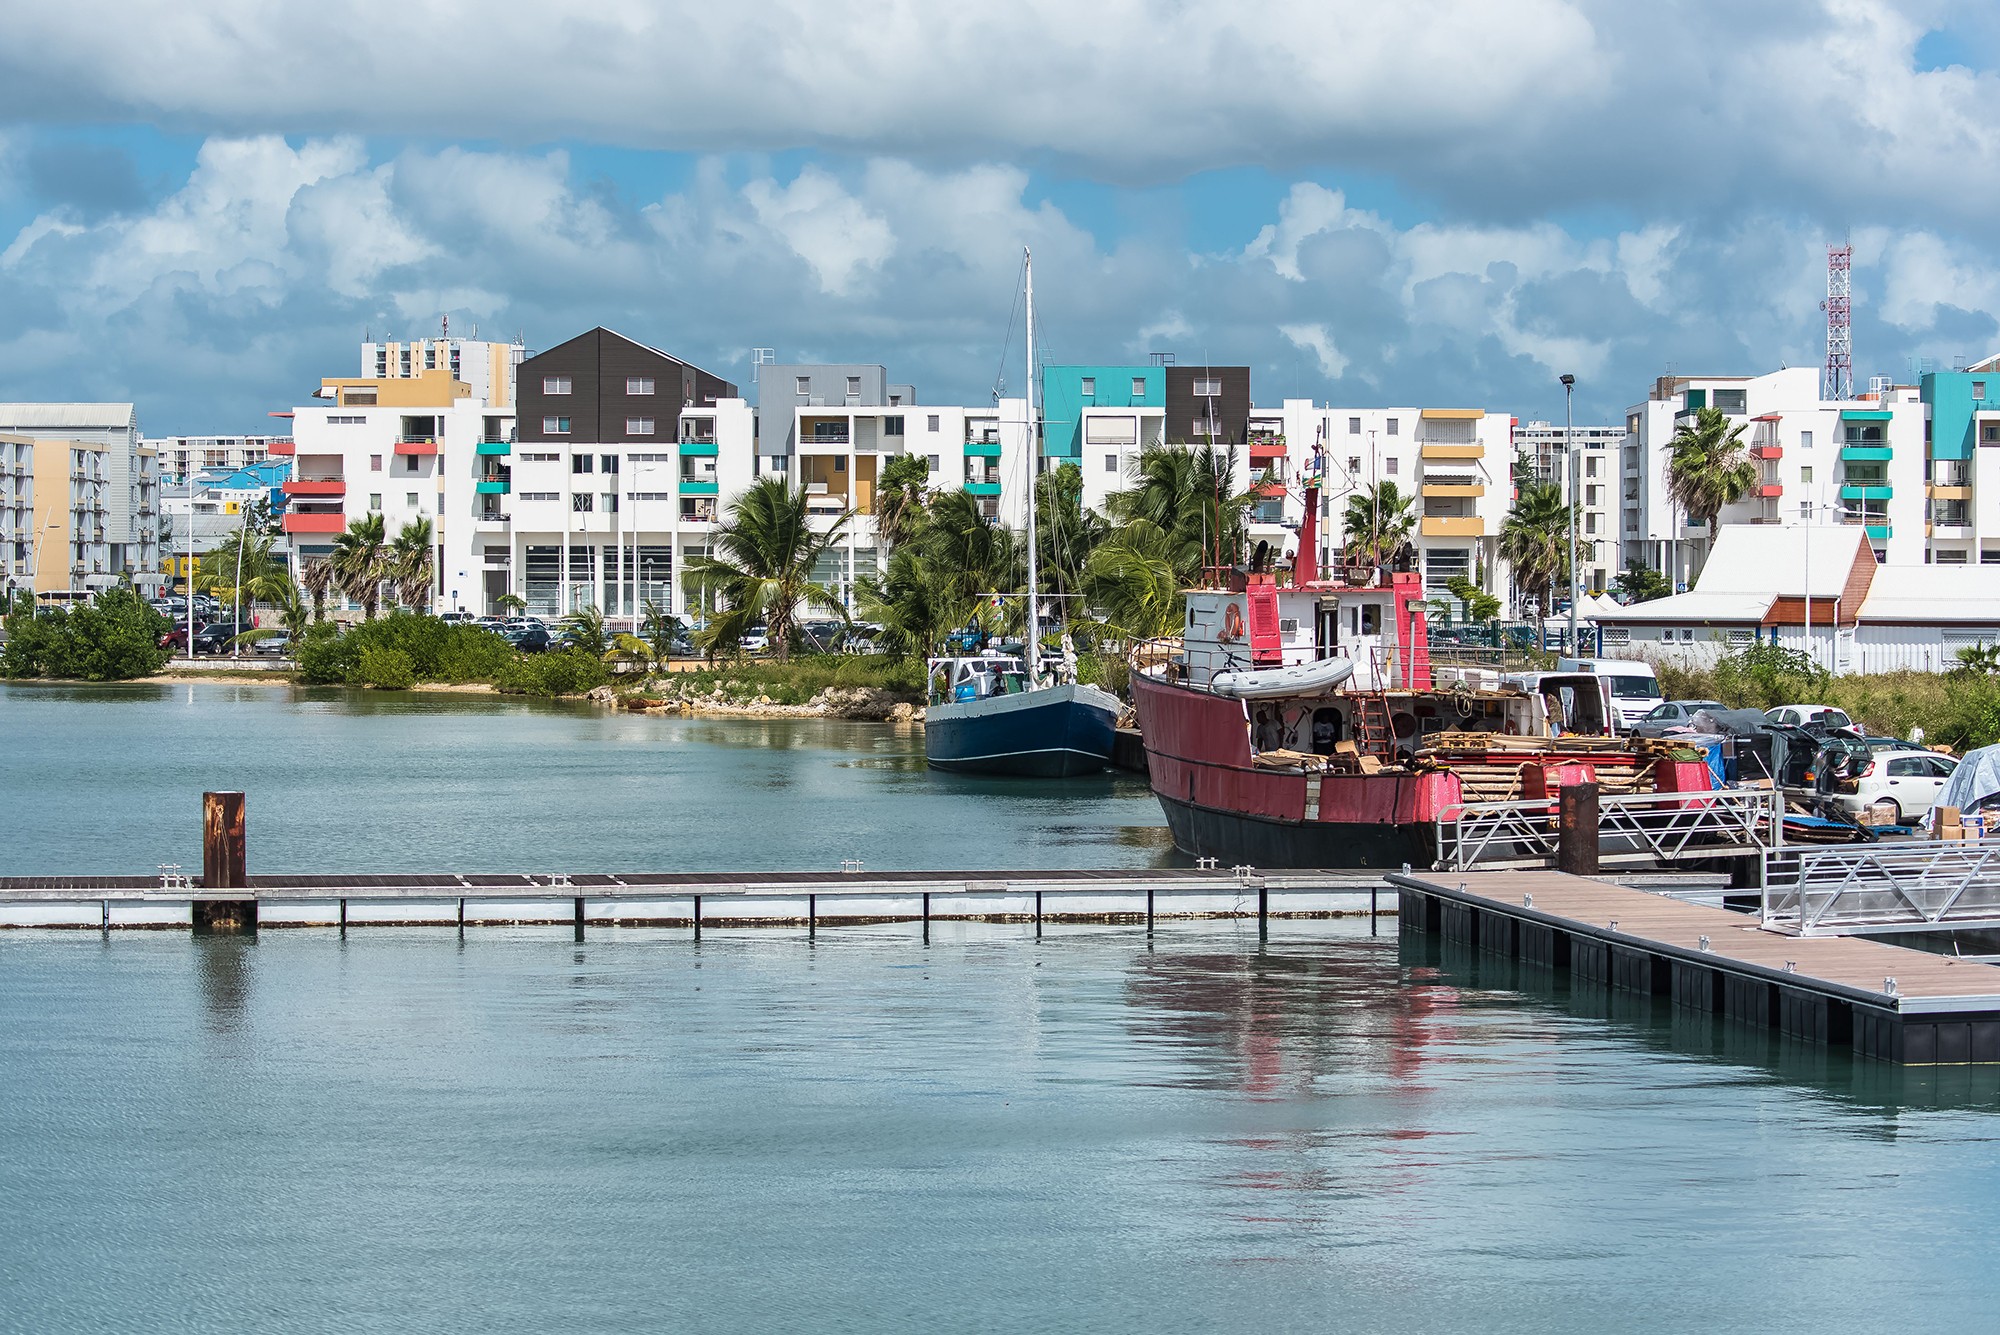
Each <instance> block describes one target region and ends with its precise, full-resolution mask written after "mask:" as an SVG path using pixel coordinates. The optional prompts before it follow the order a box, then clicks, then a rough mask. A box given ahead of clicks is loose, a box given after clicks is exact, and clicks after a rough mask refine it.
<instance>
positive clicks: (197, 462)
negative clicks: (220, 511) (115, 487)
mask: <svg viewBox="0 0 2000 1335" xmlns="http://www.w3.org/2000/svg"><path fill="white" fill-rule="evenodd" d="M274 441H275V442H278V443H281V444H283V443H289V441H290V437H287V436H148V437H147V438H146V440H145V445H146V447H147V448H148V449H150V450H152V451H153V453H154V455H155V456H156V457H157V458H158V460H159V471H160V478H161V480H162V481H164V482H173V483H184V482H186V481H187V480H188V479H189V478H191V477H193V476H194V475H195V474H196V473H199V472H202V471H203V470H204V469H211V468H227V469H231V470H234V469H238V468H248V467H250V466H251V465H253V464H261V463H263V462H264V461H265V460H266V459H268V458H270V456H271V445H272V443H273V442H274Z"/></svg>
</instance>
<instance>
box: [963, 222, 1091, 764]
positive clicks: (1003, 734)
mask: <svg viewBox="0 0 2000 1335" xmlns="http://www.w3.org/2000/svg"><path fill="white" fill-rule="evenodd" d="M1023 264H1024V270H1025V273H1026V283H1027V312H1028V321H1027V324H1028V376H1027V380H1028V422H1029V432H1028V454H1029V459H1030V462H1029V465H1028V480H1029V486H1028V642H1027V645H1026V656H1025V658H1023V657H1018V656H1015V655H1012V654H965V655H961V656H958V657H954V658H938V659H933V660H931V663H930V669H931V703H930V706H929V707H928V708H927V709H926V710H925V711H924V759H925V760H926V761H927V762H929V764H930V766H931V768H933V769H942V770H960V771H967V772H971V773H976V774H1013V775H1024V776H1028V777H1033V778H1067V777H1070V776H1073V775H1078V774H1095V773H1097V772H1098V771H1099V770H1102V769H1104V768H1105V767H1106V766H1107V765H1109V764H1110V763H1111V743H1112V740H1113V737H1114V736H1115V733H1116V730H1117V726H1118V715H1119V712H1120V709H1121V706H1120V704H1119V701H1118V697H1117V696H1114V695H1112V694H1111V693H1110V692H1108V691H1103V690H1100V689H1098V688H1097V687H1095V686H1086V685H1084V684H1082V683H1080V682H1074V681H1069V682H1060V681H1053V680H1049V679H1047V678H1046V677H1045V675H1044V672H1043V669H1042V662H1041V657H1042V654H1041V646H1042V618H1041V605H1040V600H1039V599H1038V598H1037V597H1036V589H1037V587H1038V584H1037V581H1038V575H1039V572H1038V571H1037V569H1036V566H1035V558H1036V534H1035V500H1034V463H1033V456H1034V453H1035V448H1036V446H1035V442H1036V441H1037V439H1038V438H1039V434H1040V433H1038V432H1036V431H1035V430H1034V429H1033V426H1034V423H1035V420H1036V415H1035V271H1034V257H1033V256H1032V255H1026V254H1025V253H1024V261H1023Z"/></svg>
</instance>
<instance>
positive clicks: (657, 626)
mask: <svg viewBox="0 0 2000 1335" xmlns="http://www.w3.org/2000/svg"><path fill="white" fill-rule="evenodd" d="M640 610H641V611H642V612H643V613H644V615H643V616H642V617H641V618H640V621H639V634H640V635H641V636H642V637H643V638H644V639H645V641H646V644H647V646H648V647H649V648H650V649H651V650H652V653H653V661H654V662H656V663H664V662H666V661H667V659H669V658H671V657H672V656H673V652H674V636H676V635H678V634H680V631H681V619H680V618H679V617H677V616H675V615H674V614H673V613H672V612H669V611H668V610H667V609H666V608H664V607H662V606H660V605H659V604H658V603H656V602H654V601H653V600H652V599H651V598H648V599H647V600H646V603H645V606H644V607H643V608H641V609H640Z"/></svg>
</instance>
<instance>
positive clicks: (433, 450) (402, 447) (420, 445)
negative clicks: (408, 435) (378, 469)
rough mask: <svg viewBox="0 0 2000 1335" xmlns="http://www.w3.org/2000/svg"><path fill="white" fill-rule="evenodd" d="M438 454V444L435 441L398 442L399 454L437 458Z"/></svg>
mask: <svg viewBox="0 0 2000 1335" xmlns="http://www.w3.org/2000/svg"><path fill="white" fill-rule="evenodd" d="M437 452H438V443H437V441H435V440H399V441H397V442H396V453H398V454H416V455H432V456H435V455H436V454H437Z"/></svg>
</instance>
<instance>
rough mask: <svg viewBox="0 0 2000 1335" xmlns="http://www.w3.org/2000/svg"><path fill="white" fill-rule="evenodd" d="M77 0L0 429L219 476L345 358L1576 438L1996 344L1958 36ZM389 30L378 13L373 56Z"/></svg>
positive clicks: (71, 5) (45, 17) (2, 316)
mask: <svg viewBox="0 0 2000 1335" xmlns="http://www.w3.org/2000/svg"><path fill="white" fill-rule="evenodd" d="M567 8H568V7H563V6H550V5H547V4H533V5H530V4H527V3H522V2H521V0H481V3H479V4H477V5H474V4H472V3H469V2H464V3H441V2H440V0H402V3H400V4H398V5H397V6H395V7H393V9H385V8H384V7H382V6H380V5H378V4H363V3H359V2H358V0H319V3H316V4H314V5H310V6H307V5H299V4H279V5H273V4H271V3H269V0H189V3H187V4H183V5H178V6H133V5H130V4H129V3H122V2H114V0H66V2H65V3H63V4H60V5H10V6H6V7H4V9H0V399H29V400H33V399H58V400H60V399H110V400H126V399H130V400H133V401H135V402H136V403H137V404H138V406H139V415H140V421H141V424H142V426H143V427H144V429H145V430H146V431H147V432H148V433H149V434H153V435H166V434H181V433H206V432H217V433H221V432H246V431H248V432H262V431H268V430H270V429H271V428H272V427H274V426H276V425H278V424H276V423H273V422H272V421H271V420H270V419H268V418H267V416H266V414H267V412H269V411H271V410H274V409H284V408H287V407H290V406H292V405H294V404H298V403H301V402H306V401H307V400H308V398H309V396H310V394H311V392H312V390H313V389H314V388H315V387H316V386H317V385H318V382H319V379H320V377H322V376H329V375H353V374H357V373H359V369H360V361H359V343H360V341H361V340H362V339H363V338H364V337H366V336H373V337H376V338H409V337H416V336H422V335H427V334H432V333H435V332H436V331H437V330H438V329H439V327H440V321H441V319H442V318H443V317H447V316H448V317H449V319H450V324H451V330H452V332H453V333H454V334H465V335H471V334H473V333H474V332H475V331H476V332H477V333H479V334H480V335H482V336H486V337H496V336H504V337H510V338H511V337H519V338H522V339H524V340H525V341H526V343H527V345H528V346H529V347H530V348H531V349H540V348H548V347H552V346H554V345H555V344H557V343H559V342H562V341H563V340H565V339H567V338H569V337H571V336H573V335H575V334H577V333H581V332H583V331H584V330H586V329H589V328H591V327H592V326H595V325H600V324H601V325H605V326H608V327H610V328H613V329H617V330H619V331H621V332H623V333H626V334H629V335H631V336H632V337H635V338H638V339H640V340H642V341H645V342H648V343H652V344H654V345H656V346H659V347H661V348H664V349H666V350H668V351H670V352H672V353H674V354H676V355H678V356H681V357H684V358H685V359H687V360H689V361H692V362H694V363H696V364H698V365H701V366H704V367H706V368H708V369H710V370H712V371H714V372H716V373H717V374H720V375H722V376H724V377H725V378H727V379H730V380H732V381H734V382H736V383H737V384H739V385H744V386H746V392H747V386H748V384H749V382H750V380H751V372H750V369H749V368H750V365H751V361H752V355H753V349H756V348H771V349H774V350H775V353H776V355H777V357H778V359H779V360H781V361H812V360H825V361H848V362H880V363H882V364H884V365H886V366H888V367H889V369H890V373H891V378H892V379H894V380H896V381H899V382H909V383H914V384H915V385H916V387H917V390H918V394H919V396H920V398H922V399H925V400H928V401H931V402H939V403H979V402H987V401H990V398H991V395H992V394H993V392H994V389H995V387H996V384H998V385H1000V386H1001V387H1003V388H1004V389H1006V390H1007V391H1008V392H1010V393H1013V394H1018V393H1019V392H1020V383H1021V360H1022V358H1021V352H1020V350H1019V348H1018V347H1017V346H1016V344H1018V341H1019V333H1018V325H1015V324H1013V323H1012V317H1013V313H1014V305H1015V301H1016V289H1017V285H1018V279H1019V269H1020V252H1021V248H1022V247H1023V246H1029V247H1032V248H1033V250H1034V253H1035V276H1036V304H1037V317H1038V318H1037V324H1038V329H1039V331H1040V332H1039V337H1040V338H1041V340H1042V349H1041V351H1042V355H1043V358H1044V360H1045V361H1048V362H1089V363H1111V364H1116V363H1120V362H1126V361H1136V362H1144V361H1145V360H1146V359H1147V357H1148V355H1149V354H1150V353H1153V352H1171V353H1173V354H1174V355H1175V356H1176V357H1177V359H1178V360H1179V361H1181V362H1183V363H1186V362H1215V363H1221V364H1243V363H1247V364H1248V365H1250V366H1251V368H1252V388H1253V394H1254V396H1255V398H1256V400H1257V402H1259V403H1260V404H1265V403H1268V404H1275V403H1277V402H1278V401H1279V400H1281V399H1283V398H1288V397H1291V398H1311V399H1314V400H1316V401H1318V402H1321V403H1329V404H1334V405H1340V406H1390V405H1395V406H1404V405H1410V406H1422V405H1432V406H1446V405H1450V406H1477V407H1484V408H1487V409H1489V410H1492V411H1504V412H1508V413H1512V414H1514V415H1516V416H1519V417H1521V418H1523V419H1524V420H1527V419H1534V418H1547V419H1550V420H1558V421H1559V420H1561V418H1562V413H1563V394H1562V389H1561V386H1560V385H1559V384H1558V382H1557V377H1558V376H1560V375H1562V374H1564V373H1569V374H1573V375H1575V376H1576V377H1577V386H1576V403H1575V407H1576V414H1577V420H1578V421H1579V422H1597V421H1616V420H1619V419H1621V418H1622V415H1623V412H1624V409H1625V408H1626V406H1627V405H1629V404H1631V403H1634V402H1636V401H1639V400H1641V399H1643V398H1644V397H1645V395H1646V392H1647V390H1648V388H1649V387H1650V385H1651V384H1652V382H1653V380H1654V378H1655V377H1657V376H1660V375H1663V374H1669V373H1674V374H1712V375H1728V374H1756V373H1760V372H1764V371H1770V370H1776V369H1779V368H1780V367H1783V366H1787V365H1790V366H1798V365H1813V366H1817V365H1819V364H1820V363H1821V362H1822V361H1823V360H1824V355H1825V317H1824V315H1823V314H1822V311H1821V306H1820V303H1821V301H1822V300H1823V298H1824V296H1825V273H1826V247H1827V245H1828V244H1829V243H1837V242H1840V241H1842V240H1846V241H1849V242H1851V243H1852V245H1853V247H1854V277H1853V283H1854V348H1855V356H1854V363H1855V373H1856V376H1857V378H1858V379H1860V380H1861V381H1862V382H1863V383H1865V382H1866V379H1867V377H1869V376H1871V375H1889V376H1894V377H1897V378H1898V379H1908V378H1909V377H1910V376H1911V374H1912V373H1913V370H1914V369H1915V367H1916V366H1917V365H1918V364H1919V359H1924V358H1929V359H1933V360H1935V361H1936V362H1937V363H1939V364H1941V365H1943V366H1946V367H1949V366H1950V365H1951V364H1952V363H1953V361H1954V360H1955V359H1958V358H1974V357H1981V356H1985V355H1988V354H1990V353H1992V352H1994V351H1996V350H2000V325H1996V321H1995V315H1994V313H1995V312H1996V311H2000V245H1996V244H1995V243H1996V241H2000V116H1996V115H1995V114H1994V108H1995V107H2000V69H1996V67H2000V7H1995V8H1994V9H1993V10H1990V11H1989V10H1988V9H1986V8H1985V7H1980V6H1970V5H1965V4H1963V3H1952V4H1946V3H1933V2H1932V0H1758V3H1756V4H1751V5H1745V4H1742V3H1740V0H1736V2H1733V3H1727V4H1725V3H1721V2H1720V0H1650V2H1649V3H1646V4H1633V3H1631V0H1402V2H1401V3H1396V4H1384V3H1381V0H1235V2H1234V3H1231V4H1228V5H1194V4H1189V3H1185V2H1184V0H1061V3H1057V0H1013V2H1012V3H1006V4H999V5H961V4H952V3H945V2H944V0H930V2H929V3H920V2H919V0H872V2H871V3H867V4H857V3H850V2H848V0H765V2H764V3H761V4H757V5H717V4H714V3H712V2H709V3H682V0H602V3H599V4H597V5H593V6H590V7H588V8H587V10H586V9H584V8H583V7H578V9H577V12H575V13H573V14H572V13H565V12H564V11H565V10H566V9H567ZM390 15H393V19H391V18H390V17H389V16H390Z"/></svg>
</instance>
